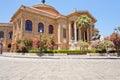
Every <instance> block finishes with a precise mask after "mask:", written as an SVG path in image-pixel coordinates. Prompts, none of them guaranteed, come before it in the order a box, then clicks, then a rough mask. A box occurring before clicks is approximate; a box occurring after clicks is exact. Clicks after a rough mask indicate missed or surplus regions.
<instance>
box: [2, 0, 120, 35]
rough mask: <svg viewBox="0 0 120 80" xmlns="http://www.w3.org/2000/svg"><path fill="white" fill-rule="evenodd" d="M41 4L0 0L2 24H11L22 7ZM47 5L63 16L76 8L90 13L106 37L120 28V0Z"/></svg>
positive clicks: (58, 0) (53, 0)
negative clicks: (14, 15)
mask: <svg viewBox="0 0 120 80" xmlns="http://www.w3.org/2000/svg"><path fill="white" fill-rule="evenodd" d="M40 3H41V0H0V22H9V21H10V19H11V17H12V15H13V14H14V13H15V12H16V10H17V9H18V8H19V7H20V6H21V5H25V6H33V5H35V4H40ZM46 4H49V5H51V6H53V7H55V8H56V9H57V10H58V11H59V12H60V13H61V14H63V15H67V14H69V13H71V12H72V11H74V9H75V8H76V9H77V10H87V11H89V12H90V13H91V14H92V15H93V16H94V17H95V18H96V19H97V22H96V24H95V26H96V28H98V29H99V31H100V34H102V35H104V36H109V35H110V34H111V33H112V32H113V31H114V28H115V27H118V26H120V0H46Z"/></svg>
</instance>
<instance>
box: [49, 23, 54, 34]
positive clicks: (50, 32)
mask: <svg viewBox="0 0 120 80" xmlns="http://www.w3.org/2000/svg"><path fill="white" fill-rule="evenodd" d="M53 30H54V28H53V26H52V25H49V34H53Z"/></svg>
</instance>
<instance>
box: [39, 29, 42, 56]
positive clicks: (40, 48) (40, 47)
mask: <svg viewBox="0 0 120 80" xmlns="http://www.w3.org/2000/svg"><path fill="white" fill-rule="evenodd" d="M41 37H42V30H41V29H40V46H39V50H40V54H41V53H42V46H41Z"/></svg>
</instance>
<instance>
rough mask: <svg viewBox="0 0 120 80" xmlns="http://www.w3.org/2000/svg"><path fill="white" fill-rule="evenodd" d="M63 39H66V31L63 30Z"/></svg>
mask: <svg viewBox="0 0 120 80" xmlns="http://www.w3.org/2000/svg"><path fill="white" fill-rule="evenodd" d="M63 38H66V29H65V28H63Z"/></svg>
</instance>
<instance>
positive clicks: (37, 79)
mask: <svg viewBox="0 0 120 80" xmlns="http://www.w3.org/2000/svg"><path fill="white" fill-rule="evenodd" d="M0 80H120V59H119V58H117V57H116V56H110V57H107V56H88V55H78V56H75V55H71V56H41V57H38V56H35V55H34V56H31V55H21V54H11V53H6V54H2V55H1V56H0Z"/></svg>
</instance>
